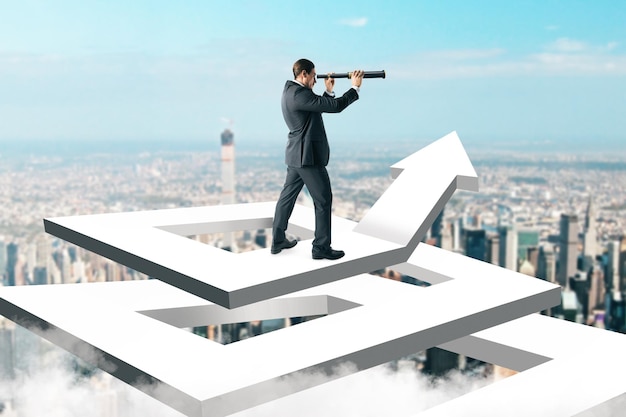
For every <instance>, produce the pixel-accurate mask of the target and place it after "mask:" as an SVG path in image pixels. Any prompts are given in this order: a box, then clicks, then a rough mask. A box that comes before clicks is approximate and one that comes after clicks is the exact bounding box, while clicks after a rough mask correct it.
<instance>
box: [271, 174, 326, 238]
mask: <svg viewBox="0 0 626 417" xmlns="http://www.w3.org/2000/svg"><path fill="white" fill-rule="evenodd" d="M304 185H306V188H307V189H308V190H309V194H311V197H312V198H313V205H314V206H315V238H314V239H313V248H314V249H320V250H326V249H329V248H330V219H331V214H332V200H333V193H332V191H331V189H330V178H329V177H328V171H326V167H325V166H304V167H302V168H296V167H287V177H286V178H285V185H284V186H283V189H282V191H281V192H280V197H279V198H278V202H277V203H276V211H275V213H274V224H273V228H272V234H273V241H274V242H282V241H283V240H285V230H286V229H287V223H288V222H289V218H290V217H291V213H292V212H293V207H294V206H295V204H296V199H297V198H298V194H300V191H301V190H302V187H303V186H304Z"/></svg>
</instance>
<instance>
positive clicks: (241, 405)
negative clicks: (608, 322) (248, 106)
mask: <svg viewBox="0 0 626 417" xmlns="http://www.w3.org/2000/svg"><path fill="white" fill-rule="evenodd" d="M392 176H394V178H395V180H394V182H393V183H392V184H391V186H390V187H389V189H388V190H387V191H386V192H385V193H384V194H383V195H382V196H381V198H380V199H379V200H378V201H377V202H376V204H375V205H374V206H373V207H372V208H371V210H370V211H369V212H368V213H367V215H366V216H365V217H364V218H363V219H362V220H361V222H359V223H355V222H352V221H349V220H346V219H342V218H338V217H334V218H333V245H334V246H336V247H340V248H344V249H346V256H345V257H344V258H342V259H340V260H338V261H326V260H321V261H320V260H312V259H311V256H310V251H311V245H310V239H311V238H312V230H313V228H314V214H313V212H312V210H311V209H307V208H304V207H301V206H298V207H296V210H295V211H294V214H293V216H292V219H291V223H290V225H289V231H288V232H289V233H291V234H294V235H298V236H300V237H301V238H302V239H303V240H302V241H301V242H300V243H299V244H298V245H297V246H296V247H295V248H293V249H290V250H286V251H283V252H281V253H280V254H278V255H271V254H270V253H269V249H265V250H257V251H254V252H247V253H240V254H235V253H230V252H226V251H223V250H220V249H217V248H214V247H210V246H208V245H205V244H202V243H200V242H197V241H195V240H191V239H188V238H186V236H188V235H196V234H204V233H213V232H230V231H236V230H245V229H259V228H269V227H271V222H272V216H273V211H274V203H258V204H240V205H227V206H214V207H197V208H183V209H173V210H156V211H146V212H134V213H119V214H100V215H89V216H73V217H64V218H51V219H45V220H44V224H45V229H46V231H47V232H48V233H51V234H53V235H55V236H58V237H60V238H62V239H65V240H67V241H69V242H73V243H75V244H77V245H80V246H82V247H84V248H86V249H88V250H91V251H93V252H96V253H99V254H101V255H104V256H106V257H108V258H110V259H113V260H115V261H117V262H120V263H122V264H124V265H127V266H129V267H131V268H134V269H136V270H139V271H141V272H144V273H146V274H149V275H151V276H153V277H155V278H158V280H148V281H130V282H128V281H127V282H107V283H90V284H68V285H52V286H27V287H7V288H1V289H0V314H2V315H3V316H6V317H8V318H10V319H12V320H14V321H15V322H17V323H19V324H21V325H23V326H25V327H28V328H29V329H31V330H32V331H34V332H36V333H38V334H40V335H41V336H43V337H45V338H47V339H48V340H50V341H52V342H53V343H55V344H57V345H59V346H61V347H63V348H65V349H66V350H68V351H70V352H72V353H74V354H75V355H77V356H79V357H81V358H83V359H85V360H87V361H88V362H91V363H93V364H95V365H97V366H98V367H100V368H101V369H103V370H104V371H106V372H108V373H110V374H112V375H114V376H116V377H117V378H119V379H121V380H123V381H125V382H127V383H128V384H131V385H133V386H135V387H136V388H138V389H140V390H142V391H144V392H145V393H147V394H148V395H151V396H153V397H154V398H156V399H158V400H159V401H161V402H163V403H165V404H167V405H169V406H170V407H172V408H174V409H176V410H179V411H180V412H182V413H183V414H185V415H188V416H192V417H208V416H226V415H229V414H233V413H236V412H239V411H242V410H247V409H250V408H253V407H255V406H259V405H262V404H264V403H268V402H272V401H274V402H276V404H280V402H281V401H282V399H283V398H284V397H286V396H289V395H291V394H294V393H296V392H299V393H298V394H297V395H300V396H302V406H303V407H306V403H307V401H322V399H319V398H315V390H314V389H312V390H308V391H306V390H307V389H309V388H312V387H314V386H315V385H317V384H319V383H321V382H320V380H319V378H318V379H315V378H308V379H303V378H298V381H299V383H298V384H297V385H296V384H293V381H294V380H295V377H297V376H298V375H300V374H302V373H303V372H309V371H319V370H323V371H325V372H327V373H328V374H329V378H330V379H332V369H333V368H334V367H336V366H337V365H339V364H341V363H344V362H350V363H352V364H354V365H355V366H354V367H353V369H354V371H355V372H356V371H358V370H364V369H367V368H371V367H373V366H376V365H379V364H382V363H386V362H388V361H390V360H394V359H398V358H400V357H402V356H404V355H408V354H411V353H414V352H417V351H420V350H424V349H427V348H430V347H433V346H439V347H441V348H444V349H447V350H450V351H454V352H458V353H462V354H465V355H468V356H471V357H474V358H477V359H481V360H483V361H486V362H490V363H494V364H497V365H502V366H505V367H507V368H510V369H514V370H517V371H522V372H520V373H519V374H516V375H514V376H511V377H509V378H507V379H505V380H502V381H499V382H497V383H494V384H492V385H490V386H488V387H486V388H482V389H480V390H477V391H474V392H472V393H470V394H467V395H464V396H462V397H459V398H457V399H455V400H452V401H448V402H446V403H444V404H441V405H439V406H436V407H433V408H431V409H429V410H427V411H424V412H422V413H420V414H419V416H424V417H425V416H467V415H481V416H486V415H493V416H501V415H507V416H512V415H514V416H530V415H534V416H541V415H548V416H571V415H577V414H580V416H592V415H596V414H594V413H597V412H602V411H603V410H607V409H610V407H612V406H614V405H615V404H618V403H619V402H620V401H624V396H623V393H624V392H626V377H624V375H626V372H625V371H626V361H623V360H621V358H622V356H623V354H624V352H626V340H625V339H626V338H625V337H624V336H623V335H619V334H615V333H611V332H607V331H603V330H598V329H594V328H589V327H585V326H582V325H576V324H572V323H567V322H563V321H559V320H556V319H551V318H548V317H544V316H540V315H537V314H533V313H536V312H538V311H541V310H543V309H546V308H549V307H552V306H555V305H557V304H559V303H560V287H558V286H556V285H553V284H551V283H548V282H545V281H542V280H540V279H535V278H530V277H527V276H525V275H521V274H518V273H516V272H513V271H509V270H506V269H503V268H500V267H498V266H494V265H491V264H488V263H484V262H481V261H478V260H475V259H471V258H468V257H465V256H461V255H459V254H454V253H451V252H447V251H445V250H442V249H439V248H436V247H432V246H428V245H424V244H421V245H418V243H419V242H420V241H421V239H422V238H423V237H424V235H425V233H426V231H427V230H428V228H429V227H430V225H431V223H432V222H433V220H434V218H435V217H436V216H437V214H438V213H439V212H440V211H441V209H442V208H443V207H444V205H445V203H446V202H447V200H448V199H449V198H450V196H451V195H452V193H453V192H454V191H455V190H456V189H465V190H474V191H476V190H477V188H478V180H477V176H476V172H475V171H474V169H473V167H472V165H471V162H470V161H469V159H468V157H467V155H466V153H465V151H464V149H463V146H462V144H461V142H460V141H459V139H458V137H457V135H456V133H451V134H449V135H447V136H445V137H443V138H442V139H440V140H438V141H436V142H434V143H432V144H431V145H429V146H427V147H426V148H424V149H422V150H420V151H419V152H416V153H415V154H413V155H411V156H409V157H408V158H406V159H404V160H402V161H400V162H398V163H397V164H396V165H394V166H393V167H392ZM307 239H309V240H307ZM388 266H391V267H393V269H395V270H398V271H400V272H404V273H406V274H408V275H411V276H414V277H416V278H419V279H421V280H424V281H428V282H430V283H431V284H434V285H431V286H430V287H417V286H411V285H407V284H403V283H400V282H396V281H391V280H384V279H380V278H378V277H374V276H371V275H369V274H367V272H369V271H373V270H377V269H382V268H385V267H388ZM308 315H325V317H322V318H319V319H317V320H313V321H308V322H305V323H302V324H299V325H297V326H293V327H288V328H284V329H281V330H278V331H274V332H271V333H267V334H263V335H260V336H257V337H253V338H250V339H246V340H242V341H239V342H237V343H233V344H229V345H221V344H219V343H216V342H213V341H211V340H209V339H204V338H201V337H198V336H196V335H194V334H191V333H189V332H187V331H185V330H183V328H188V327H192V326H205V325H209V324H220V323H236V322H243V321H252V320H265V319H272V318H283V317H294V316H308ZM376 323H378V324H380V325H379V326H377V331H375V332H373V331H372V330H371V328H372V324H376ZM327 341H332V343H329V342H327ZM588 355H594V358H595V359H594V361H595V362H594V361H591V362H593V363H594V366H592V367H590V369H586V368H583V367H582V366H581V365H580V363H581V357H582V356H588ZM303 381H304V382H303ZM590 383H591V384H592V385H591V386H590V385H589V384H590ZM328 384H333V381H331V382H328ZM503 406H505V407H506V408H505V409H506V410H507V411H506V413H505V414H503V413H502V410H503V408H502V407H503ZM331 407H332V405H329V410H328V413H327V415H332V408H331ZM606 415H609V414H606Z"/></svg>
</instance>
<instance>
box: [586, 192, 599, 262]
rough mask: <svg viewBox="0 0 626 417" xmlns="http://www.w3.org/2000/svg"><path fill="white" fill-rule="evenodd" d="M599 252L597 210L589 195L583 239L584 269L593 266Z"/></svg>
mask: <svg viewBox="0 0 626 417" xmlns="http://www.w3.org/2000/svg"><path fill="white" fill-rule="evenodd" d="M597 254H598V238H597V232H596V211H595V207H594V205H593V200H592V199H591V196H589V203H588V204H587V212H586V213H585V227H584V241H583V255H584V269H587V268H589V267H591V265H592V264H593V260H594V259H595V257H596V255H597Z"/></svg>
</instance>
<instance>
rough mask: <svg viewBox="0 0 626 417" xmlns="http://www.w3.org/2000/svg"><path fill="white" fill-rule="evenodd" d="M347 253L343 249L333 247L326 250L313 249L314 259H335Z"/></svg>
mask: <svg viewBox="0 0 626 417" xmlns="http://www.w3.org/2000/svg"><path fill="white" fill-rule="evenodd" d="M345 254H346V253H345V252H344V251H342V250H334V249H333V248H328V249H324V250H316V249H313V259H330V260H331V261H334V260H336V259H339V258H342V257H343V255H345Z"/></svg>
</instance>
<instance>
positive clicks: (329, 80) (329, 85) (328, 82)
mask: <svg viewBox="0 0 626 417" xmlns="http://www.w3.org/2000/svg"><path fill="white" fill-rule="evenodd" d="M330 74H334V72H331V73H329V74H328V75H330ZM324 84H326V92H327V93H328V94H330V93H332V92H333V88H334V87H335V79H334V78H330V77H326V78H325V79H324Z"/></svg>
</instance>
